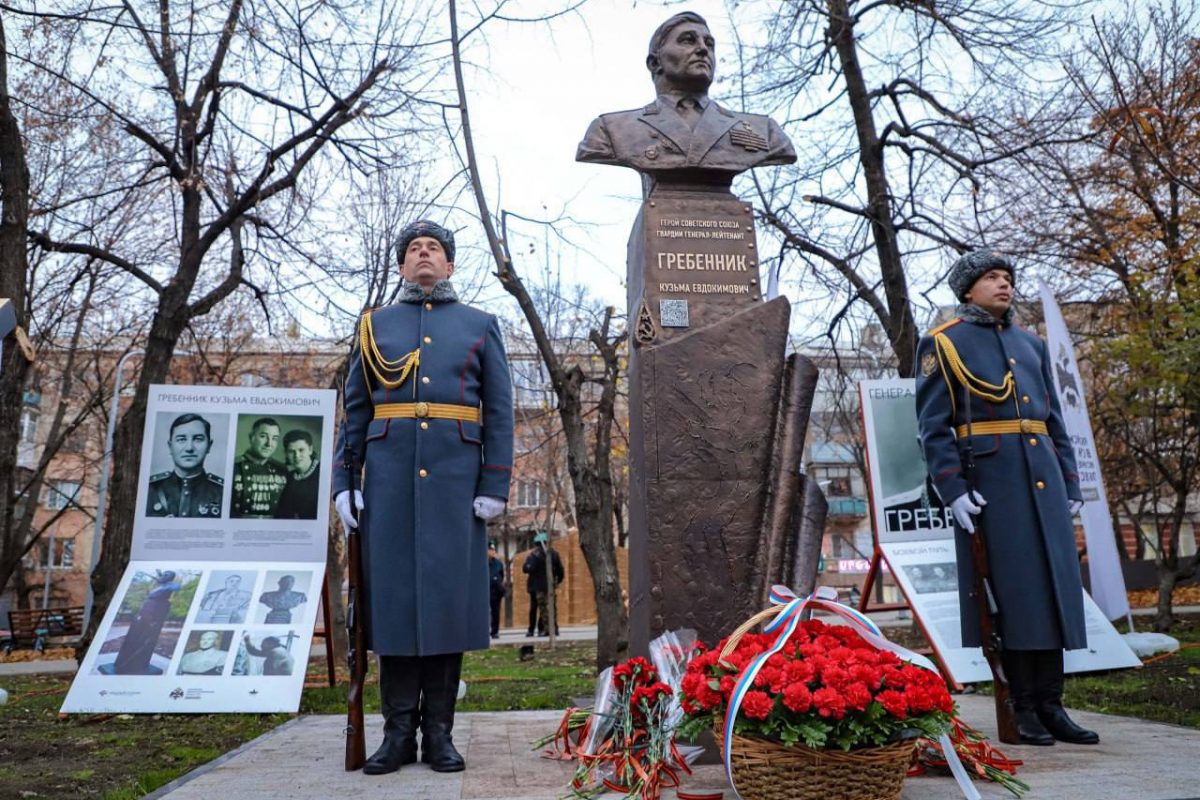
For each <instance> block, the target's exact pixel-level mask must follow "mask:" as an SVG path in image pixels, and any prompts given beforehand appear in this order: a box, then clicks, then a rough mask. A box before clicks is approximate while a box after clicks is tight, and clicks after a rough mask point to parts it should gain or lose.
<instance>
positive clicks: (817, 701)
mask: <svg viewBox="0 0 1200 800" xmlns="http://www.w3.org/2000/svg"><path fill="white" fill-rule="evenodd" d="M812 701H813V705H814V706H816V708H817V713H818V714H820V715H821V716H822V717H833V718H834V719H841V718H842V717H844V716H846V698H844V697H843V696H842V694H841V692H839V691H838V690H836V689H829V688H824V689H817V690H816V691H815V692H813V696H812Z"/></svg>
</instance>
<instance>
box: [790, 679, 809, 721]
mask: <svg viewBox="0 0 1200 800" xmlns="http://www.w3.org/2000/svg"><path fill="white" fill-rule="evenodd" d="M783 704H784V705H785V706H787V708H788V709H789V710H791V711H795V712H796V713H797V714H803V713H804V712H805V711H808V709H809V708H811V707H812V692H810V691H809V690H808V687H807V686H805V685H804V684H803V683H789V684H788V685H787V687H786V688H784V690H783Z"/></svg>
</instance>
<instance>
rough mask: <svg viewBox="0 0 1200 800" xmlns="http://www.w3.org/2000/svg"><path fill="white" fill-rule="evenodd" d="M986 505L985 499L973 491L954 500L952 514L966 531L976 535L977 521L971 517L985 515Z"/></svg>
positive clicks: (951, 507) (964, 493) (951, 506)
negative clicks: (984, 508)
mask: <svg viewBox="0 0 1200 800" xmlns="http://www.w3.org/2000/svg"><path fill="white" fill-rule="evenodd" d="M986 505H987V500H984V499H983V495H981V494H980V493H979V492H977V491H975V490H974V489H971V490H970V491H966V492H963V493H962V494H960V495H959V496H958V497H956V498H954V502H953V503H951V504H950V513H951V514H953V515H954V519H955V521H956V522H957V523H958V524H959V525H961V526H962V529H963V530H964V531H966V532H967V533H974V532H975V521H974V520H973V519H971V517H972V515H975V514H980V513H983V507H984V506H986Z"/></svg>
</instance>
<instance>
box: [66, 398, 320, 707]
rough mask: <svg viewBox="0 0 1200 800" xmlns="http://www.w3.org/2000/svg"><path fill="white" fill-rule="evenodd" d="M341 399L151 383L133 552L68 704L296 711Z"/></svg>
mask: <svg viewBox="0 0 1200 800" xmlns="http://www.w3.org/2000/svg"><path fill="white" fill-rule="evenodd" d="M336 404H337V394H336V392H333V391H330V390H319V389H246V388H230V387H215V386H152V387H151V388H150V397H149V404H148V407H147V412H146V413H147V418H146V433H145V437H144V439H143V443H142V460H141V471H140V473H139V476H138V495H137V507H136V511H135V517H134V529H133V543H132V552H131V560H130V563H129V566H128V567H127V568H126V570H125V574H124V575H123V576H122V578H121V582H120V585H119V586H118V587H117V592H116V594H115V595H114V598H113V602H112V603H111V604H110V605H109V607H108V609H107V611H106V612H105V615H104V619H103V620H102V622H101V624H100V627H99V629H98V632H97V635H96V638H95V640H94V641H93V642H92V645H91V647H90V648H89V649H88V653H87V655H86V656H85V657H84V660H83V663H82V664H81V665H80V669H79V672H78V673H77V674H76V677H75V681H74V682H73V683H72V685H71V689H70V691H69V692H68V693H67V697H66V700H65V702H64V703H63V707H62V710H63V711H64V712H67V713H72V712H93V713H113V712H135V713H136V712H148V713H150V712H154V713H157V712H193V713H211V712H221V711H228V712H235V711H236V712H246V711H250V712H273V711H295V710H296V709H297V708H298V707H299V703H300V692H301V690H302V689H303V687H304V673H305V667H306V665H307V663H308V651H309V646H310V644H311V642H312V633H313V628H314V625H315V623H316V616H317V607H318V605H319V602H320V598H321V586H322V581H324V579H325V553H326V541H327V537H328V529H329V503H328V497H329V492H330V486H331V472H330V463H331V462H332V459H331V455H332V451H333V425H334V413H335V410H336ZM116 468H117V469H120V468H121V465H119V464H118V465H116Z"/></svg>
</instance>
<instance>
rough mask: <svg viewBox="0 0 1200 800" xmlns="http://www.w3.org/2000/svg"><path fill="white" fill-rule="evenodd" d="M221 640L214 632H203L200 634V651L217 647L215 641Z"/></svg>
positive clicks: (219, 635)
mask: <svg viewBox="0 0 1200 800" xmlns="http://www.w3.org/2000/svg"><path fill="white" fill-rule="evenodd" d="M220 638H221V634H219V633H217V632H216V631H205V632H204V633H202V634H200V649H201V650H209V649H211V648H213V647H216V646H217V640H218V639H220Z"/></svg>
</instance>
